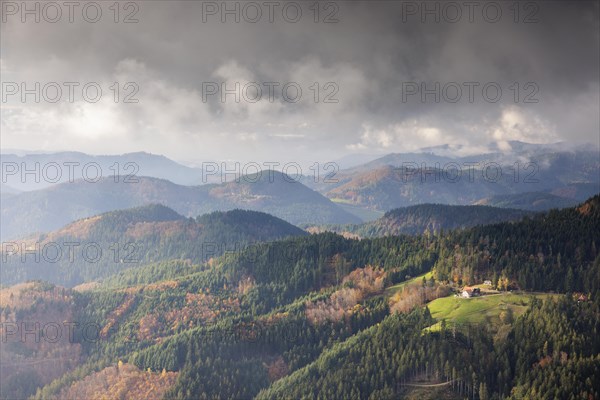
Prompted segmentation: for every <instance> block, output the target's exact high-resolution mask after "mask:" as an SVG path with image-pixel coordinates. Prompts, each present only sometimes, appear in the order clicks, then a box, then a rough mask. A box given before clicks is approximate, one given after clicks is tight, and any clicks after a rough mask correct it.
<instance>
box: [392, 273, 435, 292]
mask: <svg viewBox="0 0 600 400" xmlns="http://www.w3.org/2000/svg"><path fill="white" fill-rule="evenodd" d="M432 276H433V273H432V272H431V271H430V272H427V273H426V274H423V275H419V276H416V277H414V278H411V279H409V280H407V281H404V282H400V283H398V284H396V285H394V286H390V287H388V288H386V289H385V292H384V294H385V296H386V297H392V296H393V295H395V294H396V292H398V291H399V290H401V289H402V288H403V287H404V286H406V285H410V284H412V283H421V282H422V281H423V277H425V279H427V280H429V279H431V277H432Z"/></svg>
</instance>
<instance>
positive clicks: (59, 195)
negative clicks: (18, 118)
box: [1, 171, 360, 240]
mask: <svg viewBox="0 0 600 400" xmlns="http://www.w3.org/2000/svg"><path fill="white" fill-rule="evenodd" d="M138 179H139V180H138V182H132V183H127V182H123V180H119V182H115V181H114V179H113V178H104V179H102V180H100V181H98V182H96V183H89V182H85V181H82V180H80V181H76V182H73V183H68V182H67V183H62V184H59V185H54V186H52V187H49V188H46V189H42V190H36V191H32V192H24V193H20V194H18V195H15V196H11V197H9V198H7V199H3V201H2V209H1V216H2V224H1V237H2V238H3V240H7V239H12V238H15V237H20V236H23V235H26V234H29V233H33V232H45V231H51V230H55V229H58V228H60V227H61V226H64V225H65V224H67V223H69V222H71V221H74V220H77V219H81V218H86V217H90V216H92V215H97V214H100V213H104V212H107V211H112V210H118V209H125V208H132V207H139V206H143V205H147V204H152V203H160V204H164V205H165V206H167V207H170V208H172V209H173V210H175V211H176V212H177V213H179V214H182V215H184V216H186V217H195V216H197V215H200V214H206V213H209V212H212V211H227V210H233V209H236V208H242V209H248V210H255V211H262V212H267V213H269V214H272V215H274V216H276V217H279V218H282V219H284V220H286V221H288V222H290V223H292V224H296V225H298V224H302V223H313V224H323V223H357V222H360V219H358V217H355V216H353V215H352V214H349V213H348V212H346V211H344V210H342V209H341V208H340V207H338V206H337V205H335V204H334V203H332V202H331V201H330V200H328V199H327V198H325V197H324V196H322V195H320V194H319V193H317V192H315V191H313V190H311V189H309V188H307V187H306V186H304V185H303V184H301V183H300V182H295V181H294V180H293V179H292V178H290V177H288V176H287V175H284V174H282V173H280V172H276V171H263V173H262V174H260V175H257V174H255V175H248V176H243V177H241V179H239V181H238V182H229V183H223V184H209V185H202V186H182V185H177V184H175V183H172V182H170V181H167V180H163V179H156V178H148V177H140V178H138Z"/></svg>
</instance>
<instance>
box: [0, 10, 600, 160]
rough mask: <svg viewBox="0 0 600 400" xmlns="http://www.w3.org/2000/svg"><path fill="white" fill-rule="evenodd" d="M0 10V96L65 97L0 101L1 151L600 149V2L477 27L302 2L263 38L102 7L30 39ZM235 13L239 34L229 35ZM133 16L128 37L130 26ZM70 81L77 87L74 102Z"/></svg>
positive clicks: (189, 16) (308, 156)
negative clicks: (91, 90) (88, 95)
mask: <svg viewBox="0 0 600 400" xmlns="http://www.w3.org/2000/svg"><path fill="white" fill-rule="evenodd" d="M4 3H6V2H3V18H6V22H4V21H3V23H2V25H1V36H2V43H1V45H2V46H1V49H2V51H1V54H0V60H1V64H0V67H1V70H2V71H1V72H2V81H3V85H4V86H3V90H4V92H6V89H9V87H7V86H6V83H7V82H9V83H10V82H14V83H17V84H19V85H20V84H21V83H25V84H26V87H27V88H28V89H31V88H35V82H40V88H43V87H44V85H45V84H47V83H48V82H57V83H58V84H60V85H61V86H62V88H63V96H62V97H61V98H60V100H59V101H57V102H56V103H51V102H48V101H45V98H44V93H42V96H41V99H40V102H39V103H36V102H35V99H34V97H35V96H34V95H33V94H30V95H27V96H26V99H25V100H26V101H25V102H23V101H21V98H20V96H19V94H20V93H17V94H15V95H12V96H8V97H7V98H6V101H4V100H5V99H3V102H2V125H1V129H2V137H1V145H2V147H3V148H28V149H36V150H79V151H85V152H90V153H123V152H128V151H138V150H145V151H150V152H154V153H163V154H166V155H168V156H170V157H173V158H175V159H179V160H187V161H194V162H200V161H205V160H223V159H239V160H258V161H264V160H297V161H301V162H310V161H317V160H330V159H334V158H337V157H340V156H343V155H346V154H349V153H355V152H364V153H373V152H400V151H412V150H416V149H419V148H422V147H427V146H435V145H440V144H445V143H448V144H452V145H462V146H463V149H464V148H465V147H466V148H470V149H472V150H473V151H481V150H483V149H485V148H486V146H487V145H488V144H490V143H497V144H498V145H499V146H500V148H502V146H503V145H505V144H506V143H507V142H508V141H509V140H522V141H529V142H538V143H539V142H553V141H559V140H565V141H569V142H576V143H582V142H589V143H593V144H596V145H598V141H599V138H598V132H599V131H600V126H599V120H598V118H599V117H598V109H599V107H600V99H599V91H600V89H599V78H598V71H599V69H600V66H599V61H598V60H599V55H598V51H599V50H598V49H599V47H600V43H599V42H600V41H599V33H598V32H599V17H598V15H599V10H598V3H597V2H591V1H590V2H564V3H562V2H548V3H544V2H536V3H527V4H534V5H535V7H534V6H527V7H525V6H523V5H521V6H520V7H519V10H518V13H517V14H516V15H515V10H514V9H511V8H510V7H511V5H512V4H513V3H512V2H495V3H494V2H492V5H491V6H487V4H489V2H480V3H479V2H477V4H478V6H477V7H475V8H474V9H473V10H472V15H471V17H472V18H470V16H469V10H468V9H467V8H466V7H465V6H461V5H462V4H463V3H460V2H459V3H453V4H458V8H455V9H453V8H452V7H448V6H446V5H445V4H446V3H443V2H425V3H423V2H329V3H319V7H318V8H319V13H318V14H317V15H316V14H315V7H314V4H312V3H309V2H296V3H293V4H292V5H291V6H289V7H287V8H286V10H287V12H288V14H287V15H286V14H282V10H283V9H284V6H285V5H286V4H288V3H286V2H280V3H279V6H277V7H274V8H273V14H272V19H273V22H270V21H269V15H268V11H269V10H268V8H265V6H264V5H263V2H257V3H252V4H255V5H257V7H259V8H261V12H262V13H263V14H262V16H261V18H259V19H258V20H257V22H254V23H252V22H248V21H245V20H244V19H246V20H248V19H256V18H257V14H255V11H256V8H252V7H247V6H246V4H247V2H246V3H244V2H226V3H223V2H214V3H213V2H188V1H182V2H177V1H176V2H166V1H153V2H139V3H137V4H138V6H139V10H137V11H136V10H135V9H134V8H131V9H129V8H128V9H125V8H123V9H121V10H120V14H119V16H118V17H119V22H118V23H115V22H114V14H113V10H110V9H108V3H101V4H102V11H103V14H102V18H101V20H100V21H99V22H97V23H90V22H87V21H86V20H85V19H84V18H83V17H82V15H81V14H78V13H77V10H76V11H75V13H74V21H73V22H72V23H71V22H69V21H68V20H67V18H66V15H65V14H64V13H63V18H62V19H61V20H59V21H58V22H56V23H49V22H46V21H44V18H43V17H44V15H41V17H42V18H41V20H40V22H39V23H36V22H35V21H33V20H32V17H28V18H29V19H28V20H27V21H26V22H25V23H23V22H22V21H21V19H20V15H19V14H18V13H17V14H15V15H13V14H12V12H14V10H13V9H5V4H4ZM236 3H237V4H238V5H237V6H236ZM15 4H16V3H15ZM123 4H125V3H123ZM436 4H437V6H436ZM522 4H525V3H522ZM32 7H33V6H32ZM211 7H212V8H211ZM214 7H216V9H215V8H214ZM224 7H227V9H224ZM236 7H238V9H239V10H240V11H239V17H240V22H239V23H236V22H235V21H234V18H235V15H234V14H226V15H225V17H226V22H225V23H223V22H221V15H220V13H221V10H235V9H236ZM245 7H246V8H245ZM311 7H312V8H311ZM425 7H428V8H425ZM436 7H437V9H436ZM297 8H299V9H301V10H302V15H301V17H300V18H299V20H298V22H290V21H291V20H292V19H293V18H295V15H296V14H294V13H293V12H294V11H295V10H296V9H297ZM483 9H485V10H486V12H487V14H485V13H483V11H482V10H483ZM497 9H500V10H501V13H502V14H501V16H500V17H498V18H497V19H498V21H497V22H492V21H491V20H492V18H491V17H493V16H494V15H495V14H494V13H493V11H496V10H497ZM215 10H216V11H215ZM428 10H432V12H430V13H427V11H428ZM437 10H439V11H437ZM456 10H460V12H461V13H462V14H461V17H460V18H458V15H457V14H456ZM133 11H135V13H134V17H135V18H137V19H138V22H137V23H123V22H122V19H123V18H124V17H125V16H126V15H128V14H130V13H131V12H133ZM422 12H425V14H422ZM7 13H8V14H7ZM436 14H437V15H436ZM46 16H47V15H46ZM436 16H437V17H439V19H440V21H439V22H436V21H435V18H436ZM423 18H424V19H425V21H424V22H423ZM203 19H204V20H206V22H203ZM324 19H329V20H331V21H335V20H337V22H333V23H324V22H323V20H324ZM453 19H456V22H450V20H453ZM315 20H317V21H318V22H315ZM525 20H527V21H530V23H524V21H525ZM65 82H76V83H79V84H80V85H79V86H78V87H76V88H75V90H74V95H75V101H73V102H70V101H68V99H66V94H65V93H66V92H65V90H64V89H65V87H64V83H65ZM90 82H94V83H96V84H97V85H98V86H99V87H101V89H102V97H101V99H100V100H99V101H98V102H95V103H92V102H89V101H85V98H83V97H84V93H82V91H81V88H82V87H83V86H84V85H85V84H86V83H90ZM115 82H118V93H117V92H116V87H114V86H113V85H114V83H115ZM127 83H130V85H129V86H126V84H127ZM236 85H238V86H236ZM215 86H216V87H218V92H216V93H214V91H215ZM236 88H237V89H238V91H237V93H236V94H234V93H233V92H232V91H235V90H236ZM11 89H14V87H11ZM19 89H20V88H19ZM51 89H52V88H50V87H48V89H47V90H48V92H47V93H45V94H46V95H47V97H51V96H52V95H53V93H54V92H52V91H51ZM298 89H299V90H300V91H301V96H299V93H300V92H299V90H298ZM498 89H500V90H501V93H500V92H499V91H498ZM42 90H43V89H40V91H42ZM223 90H229V92H228V94H226V95H225V96H224V97H222V93H223ZM424 91H425V94H424V95H423V92H424ZM3 94H6V93H3ZM128 95H129V96H130V97H129V98H127V96H128ZM115 97H116V98H117V99H118V100H119V102H115ZM236 97H239V99H237V98H236ZM126 99H128V100H137V102H134V103H125V102H124V100H126ZM236 100H239V102H238V101H236Z"/></svg>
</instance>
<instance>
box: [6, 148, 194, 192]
mask: <svg viewBox="0 0 600 400" xmlns="http://www.w3.org/2000/svg"><path fill="white" fill-rule="evenodd" d="M0 159H1V162H2V171H3V176H2V178H3V183H4V184H6V185H8V186H9V187H12V188H14V189H16V190H19V191H26V190H38V189H44V188H47V187H49V186H53V185H55V184H57V183H63V182H72V181H75V180H80V179H88V180H95V178H96V176H98V172H99V173H100V175H99V176H98V177H104V178H114V177H115V176H119V175H120V176H124V177H126V176H131V177H137V176H150V177H154V178H160V179H167V180H170V181H171V182H174V183H177V184H180V185H191V184H198V183H199V182H202V169H200V168H190V167H187V166H184V165H181V164H179V163H177V162H175V161H173V160H170V159H168V158H167V157H165V156H162V155H157V154H150V153H145V152H137V153H128V154H122V155H99V156H95V155H89V154H85V153H79V152H59V153H47V154H43V153H36V154H11V153H5V152H3V153H2V154H1V155H0ZM2 190H4V187H3V188H2Z"/></svg>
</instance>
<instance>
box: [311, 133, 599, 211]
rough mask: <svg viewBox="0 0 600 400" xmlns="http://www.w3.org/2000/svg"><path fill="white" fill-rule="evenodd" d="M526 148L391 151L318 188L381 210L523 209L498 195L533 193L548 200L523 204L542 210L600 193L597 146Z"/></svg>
mask: <svg viewBox="0 0 600 400" xmlns="http://www.w3.org/2000/svg"><path fill="white" fill-rule="evenodd" d="M532 147H533V150H532ZM521 148H522V149H523V150H522V151H519V152H516V153H514V154H509V155H504V154H500V153H494V154H487V155H480V156H469V157H462V158H449V157H445V156H438V155H436V154H433V153H430V154H425V153H423V154H413V153H411V154H390V155H387V156H384V157H382V158H379V159H376V160H374V161H371V162H369V163H367V164H363V165H361V166H358V167H354V168H351V169H348V170H342V171H340V172H339V173H338V174H336V176H335V182H331V180H330V181H329V183H325V182H321V183H319V184H314V185H312V187H314V188H315V189H316V190H318V191H319V192H321V193H323V194H324V195H325V196H327V197H328V198H330V199H331V200H333V201H335V202H338V203H343V204H348V205H352V206H355V207H360V208H365V209H369V210H375V211H381V212H385V211H389V210H391V209H394V208H398V207H406V206H410V205H415V204H424V203H432V202H435V203H443V204H450V205H468V204H492V205H493V204H496V205H498V206H502V207H504V206H507V207H510V208H519V207H521V206H519V203H521V204H523V203H524V202H519V201H517V202H515V203H514V204H513V203H511V202H505V201H504V200H502V201H498V202H496V201H495V200H493V199H494V198H495V197H496V196H501V197H500V198H502V196H512V195H515V196H520V195H521V194H522V193H532V192H536V193H538V196H541V197H547V198H548V201H546V202H545V203H544V205H541V204H538V205H535V204H527V203H526V202H525V203H524V205H523V207H524V208H525V209H532V210H539V209H549V208H554V207H566V206H572V205H574V204H575V203H577V202H578V201H583V200H585V199H586V198H587V197H589V196H591V195H594V194H596V193H598V192H600V156H599V154H598V152H597V151H587V150H581V149H580V150H577V151H573V152H567V151H563V152H561V151H556V152H545V151H549V150H550V149H549V148H547V147H540V148H538V147H536V146H535V145H528V146H525V144H522V146H521ZM549 194H552V195H554V197H552V196H549ZM550 198H552V199H553V200H551V199H550Z"/></svg>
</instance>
